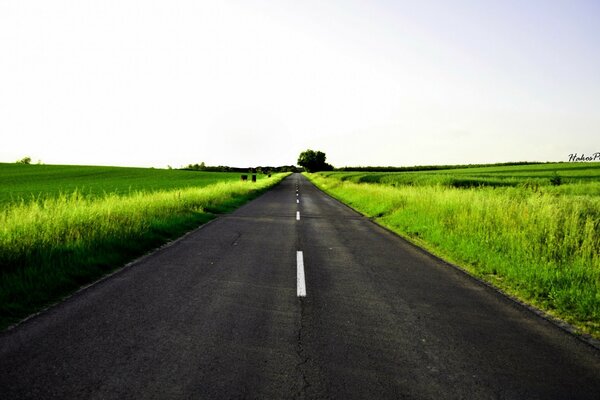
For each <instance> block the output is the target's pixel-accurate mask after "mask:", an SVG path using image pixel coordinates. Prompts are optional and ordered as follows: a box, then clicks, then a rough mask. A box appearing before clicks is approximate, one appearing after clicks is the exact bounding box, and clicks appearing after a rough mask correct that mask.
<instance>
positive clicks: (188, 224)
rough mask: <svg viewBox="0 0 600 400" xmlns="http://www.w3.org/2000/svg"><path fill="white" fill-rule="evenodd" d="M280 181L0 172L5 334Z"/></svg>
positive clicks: (76, 170)
mask: <svg viewBox="0 0 600 400" xmlns="http://www.w3.org/2000/svg"><path fill="white" fill-rule="evenodd" d="M284 176H285V174H276V175H274V176H273V177H271V178H267V177H265V176H260V177H259V179H258V181H257V182H255V183H253V182H241V181H240V174H238V173H221V172H215V173H206V172H196V171H174V170H153V169H134V168H109V167H67V166H60V167H57V166H37V165H29V166H28V165H25V166H14V165H8V164H0V181H1V182H2V189H1V192H0V199H1V200H2V202H1V203H0V207H1V208H0V329H2V328H4V327H6V326H8V325H10V324H11V323H14V322H16V321H18V320H19V319H21V318H23V317H25V316H27V315H29V314H31V313H32V312H35V311H36V310H39V309H40V308H42V307H44V306H46V305H48V304H50V303H52V302H55V301H57V300H58V299H60V298H61V297H63V296H65V295H67V294H68V293H71V292H72V291H74V290H76V289H78V288H79V287H80V286H82V285H85V284H87V283H89V282H91V281H93V280H95V279H98V278H99V277H100V276H102V275H103V274H105V273H107V272H110V271H111V270H113V269H115V268H117V267H119V266H121V265H123V264H124V263H126V262H127V261H129V260H131V259H134V258H136V257H138V256H140V255H142V254H144V253H145V252H147V251H149V250H150V249H153V248H156V247H157V246H160V245H161V244H163V243H165V242H166V241H168V240H170V239H173V238H175V237H178V236H180V235H182V234H183V233H185V232H186V231H188V230H190V229H193V228H194V227H197V226H198V225H200V224H202V223H203V222H206V221H208V220H210V219H211V218H213V217H214V215H215V214H218V213H222V212H227V211H230V210H232V209H233V208H235V207H237V206H239V205H241V204H242V203H244V202H246V201H248V200H250V199H251V198H254V197H256V196H257V195H259V194H260V193H262V192H264V191H265V190H267V189H268V188H269V187H271V186H273V185H275V184H276V183H277V182H279V181H280V180H281V179H283V177H284ZM5 182H6V185H5ZM7 187H8V188H12V190H9V189H7Z"/></svg>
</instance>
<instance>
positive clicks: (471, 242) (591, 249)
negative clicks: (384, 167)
mask: <svg viewBox="0 0 600 400" xmlns="http://www.w3.org/2000/svg"><path fill="white" fill-rule="evenodd" d="M307 176H308V177H309V179H311V181H312V182H314V183H315V184H316V185H317V186H318V187H319V188H321V189H322V190H324V191H325V192H327V193H329V194H331V195H332V196H334V197H335V198H337V199H339V200H340V201H343V202H344V203H346V204H348V205H350V206H351V207H353V208H354V209H356V210H357V211H359V212H361V213H362V214H364V215H366V216H368V217H371V218H373V219H374V220H375V221H376V222H377V223H379V224H381V225H383V226H385V227H387V228H389V229H391V230H392V231H394V232H396V233H398V234H399V235H400V236H403V237H405V238H407V239H408V240H410V241H412V242H413V243H415V244H417V245H419V246H421V247H424V248H425V249H427V250H428V251H430V252H432V253H433V254H435V255H437V256H440V257H441V258H444V259H446V260H448V261H450V262H452V263H453V264H456V265H459V266H461V267H462V268H464V269H465V270H467V271H468V272H469V273H471V274H473V275H475V276H477V277H479V278H481V279H483V280H485V281H487V282H489V283H491V284H492V285H494V286H496V287H498V288H500V289H501V290H503V291H504V292H506V293H508V294H510V295H512V296H515V297H517V298H519V299H521V300H523V301H525V302H527V303H530V304H533V305H534V306H535V307H537V308H540V309H542V310H544V311H545V312H547V313H549V314H550V315H553V316H555V317H558V318H560V319H562V320H565V321H566V322H568V323H570V324H572V325H574V326H575V327H576V328H577V329H579V330H580V331H581V332H583V333H587V334H591V335H592V336H594V337H595V338H597V339H598V338H600V198H598V197H597V196H581V195H573V196H567V195H561V194H560V193H556V192H553V191H552V190H548V191H543V190H530V189H528V188H527V187H504V188H492V187H485V186H482V187H476V188H473V187H471V188H456V187H448V186H443V185H430V186H427V185H397V186H391V185H386V184H373V183H356V182H352V181H349V180H345V181H342V180H340V179H336V178H335V175H334V174H333V175H332V174H329V175H328V176H324V175H321V174H309V175H307Z"/></svg>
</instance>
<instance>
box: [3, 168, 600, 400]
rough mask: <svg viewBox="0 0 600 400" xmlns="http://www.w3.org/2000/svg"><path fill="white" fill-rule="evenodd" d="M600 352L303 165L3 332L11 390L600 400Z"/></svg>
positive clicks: (12, 395) (78, 394) (28, 393)
mask: <svg viewBox="0 0 600 400" xmlns="http://www.w3.org/2000/svg"><path fill="white" fill-rule="evenodd" d="M300 267H303V268H300ZM301 272H303V274H302V273H301ZM299 285H300V286H299ZM302 285H304V286H302ZM299 295H300V296H299ZM599 353H600V352H599V351H598V350H596V349H595V348H592V347H591V346H589V345H588V344H586V343H584V342H582V341H580V340H578V339H577V338H575V337H573V336H571V335H569V334H567V333H565V332H563V331H562V330H560V329H558V328H556V327H555V326H554V325H552V324H550V323H548V322H547V321H545V320H543V319H541V318H539V317H537V316H536V315H534V314H533V313H531V312H530V311H527V310H526V309H524V308H522V307H520V306H518V305H516V304H515V303H513V302H512V301H510V300H508V299H506V298H505V297H503V296H501V295H499V294H497V293H496V292H494V291H493V290H490V289H489V288H487V287H485V286H483V285H481V284H480V283H478V282H476V281H475V280H473V279H471V278H469V277H467V276H466V275H465V274H463V273H461V272H459V271H457V270H455V269H453V268H451V267H449V266H447V265H445V264H444V263H442V262H440V261H438V260H437V259H436V258H434V257H432V256H430V255H428V254H427V253H425V252H424V251H421V250H419V249H416V248H415V247H413V246H412V245H410V244H407V243H406V242H405V241H403V240H402V239H400V238H398V237H396V236H395V235H393V234H391V233H389V232H388V231H386V230H384V229H382V228H380V227H378V226H376V225H375V224H373V223H372V222H370V221H369V220H367V219H366V218H364V217H361V216H360V215H358V214H356V213H355V212H353V211H352V210H350V209H349V208H347V207H346V206H344V205H342V204H340V203H338V202H337V201H335V200H333V199H331V198H330V197H328V196H326V195H325V194H323V193H322V192H320V191H319V190H317V189H316V188H315V187H314V186H313V185H312V184H310V183H309V182H308V181H307V180H306V179H305V178H304V177H302V176H301V175H299V174H294V175H292V176H290V177H288V178H287V179H286V180H284V181H283V182H282V183H281V184H280V185H278V186H277V187H275V188H274V189H272V190H271V191H269V192H267V193H266V194H264V195H263V196H261V197H259V198H258V199H256V200H254V201H252V202H250V203H248V204H246V205H245V206H243V207H241V208H240V209H238V210H237V211H235V212H233V213H231V214H228V215H226V216H223V217H221V218H218V219H217V220H215V221H213V222H211V223H209V224H208V225H206V226H204V227H202V228H200V229H198V230H196V231H194V232H192V233H191V234H188V235H187V236H185V237H184V238H183V239H180V240H179V241H177V242H175V243H174V244H172V245H171V246H168V247H166V248H163V249H161V250H159V251H157V252H156V253H154V254H153V255H151V256H148V257H146V258H144V259H142V260H141V261H139V262H137V263H134V264H133V265H131V266H128V267H126V268H124V269H123V270H121V271H120V272H118V273H116V274H115V275H113V276H111V277H110V278H108V279H105V280H103V281H101V282H99V283H98V284H96V285H93V286H92V287H90V288H88V289H85V290H83V291H81V292H79V293H78V294H76V295H75V296H73V297H71V298H70V299H68V300H67V301H65V302H63V303H61V304H59V305H57V306H55V307H52V308H51V309H49V310H47V311H45V312H43V313H42V314H40V315H38V316H36V317H34V318H31V319H30V320H28V321H26V322H25V323H23V324H21V325H20V326H18V327H16V328H14V329H11V330H9V331H7V332H4V333H2V334H0V398H2V399H4V400H8V399H48V398H56V399H141V398H144V399H231V398H263V399H279V398H281V399H293V398H300V399H323V398H337V399H353V398H370V399H402V398H407V399H441V398H444V399H599V398H600V356H599Z"/></svg>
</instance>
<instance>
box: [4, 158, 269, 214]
mask: <svg viewBox="0 0 600 400" xmlns="http://www.w3.org/2000/svg"><path fill="white" fill-rule="evenodd" d="M259 177H262V175H259ZM239 179H240V174H238V173H233V172H231V173H229V172H198V171H181V170H166V169H149V168H123V167H93V166H69V165H22V164H2V163H0V206H2V205H6V204H9V203H15V202H18V201H21V200H24V201H26V202H29V201H32V200H35V199H38V200H40V199H45V198H55V197H58V196H60V195H61V194H71V193H73V192H75V191H78V192H79V193H80V194H82V195H84V196H86V197H102V196H103V195H104V194H106V193H110V194H119V195H127V194H129V193H132V192H136V191H144V192H153V191H157V190H174V189H182V188H187V187H199V186H206V185H210V184H213V183H217V182H223V181H237V180H239Z"/></svg>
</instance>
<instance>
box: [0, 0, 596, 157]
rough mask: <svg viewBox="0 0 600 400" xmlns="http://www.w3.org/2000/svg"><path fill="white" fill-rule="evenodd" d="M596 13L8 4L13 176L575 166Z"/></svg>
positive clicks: (426, 5)
mask: <svg viewBox="0 0 600 400" xmlns="http://www.w3.org/2000/svg"><path fill="white" fill-rule="evenodd" d="M598 21H600V2H598V1H592V0H590V1H577V0H564V1H552V0H545V1H536V0H528V1H522V0H503V1H488V2H486V1H479V0H473V1H446V0H440V1H421V0H419V1H414V0H410V1H392V0H389V1H375V0H367V1H352V0H339V1H326V0H320V1H275V0H273V1H260V0H243V1H242V0H240V1H224V0H219V1H217V0H214V1H198V0H189V1H186V0H177V1H175V0H140V1H136V0H51V1H48V0H0V135H1V136H0V137H1V141H0V162H13V161H15V160H17V159H20V158H22V157H24V156H30V157H32V158H33V159H34V161H37V160H38V159H41V160H42V161H43V162H44V163H48V164H93V165H132V166H155V167H166V165H168V164H169V165H172V166H174V167H179V166H182V165H184V164H188V163H196V162H198V163H199V162H202V161H204V162H206V163H207V164H209V165H218V164H222V165H232V166H256V165H288V164H294V163H295V162H296V160H297V157H298V154H299V153H300V152H301V151H302V150H305V149H306V148H312V149H315V150H321V151H324V152H325V153H326V154H327V156H328V158H327V161H328V162H330V163H332V164H334V165H335V166H345V165H398V166H400V165H425V164H447V163H453V164H454V163H461V164H462V163H485V162H501V161H520V160H531V161H533V160H538V161H567V159H568V155H569V154H570V153H574V152H577V153H593V152H596V151H599V150H600V146H599V145H600V139H599V138H600V23H598Z"/></svg>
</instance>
